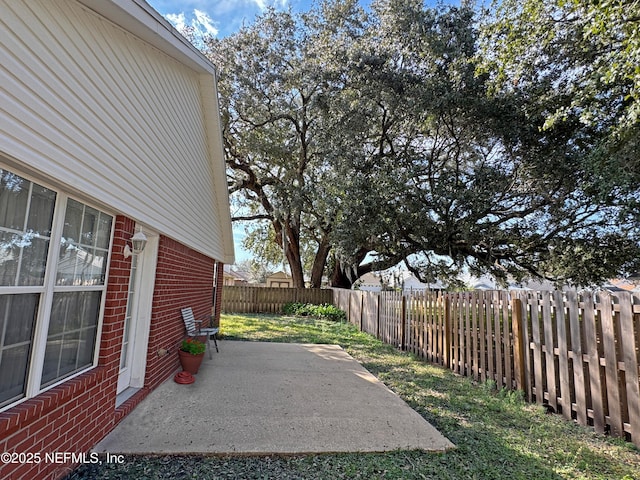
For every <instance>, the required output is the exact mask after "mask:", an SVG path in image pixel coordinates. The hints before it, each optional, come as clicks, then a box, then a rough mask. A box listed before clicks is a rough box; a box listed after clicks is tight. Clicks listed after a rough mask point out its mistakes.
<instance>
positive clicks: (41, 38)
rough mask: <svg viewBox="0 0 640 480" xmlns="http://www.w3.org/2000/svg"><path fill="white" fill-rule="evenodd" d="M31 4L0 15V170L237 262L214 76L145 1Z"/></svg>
mask: <svg viewBox="0 0 640 480" xmlns="http://www.w3.org/2000/svg"><path fill="white" fill-rule="evenodd" d="M28 4H29V2H20V1H15V2H8V3H7V2H4V5H5V6H6V8H5V7H3V9H2V11H3V22H2V28H1V30H2V31H1V35H0V52H1V53H0V56H1V58H0V84H1V85H2V86H3V89H4V90H5V91H8V92H11V102H3V103H2V105H1V106H0V124H1V125H2V129H0V145H2V151H3V158H2V161H4V162H7V163H8V164H9V166H12V165H14V164H15V166H16V168H17V169H18V170H19V171H25V172H26V173H30V174H31V175H33V176H34V177H35V178H40V179H42V181H45V182H47V183H50V184H53V185H58V186H61V187H63V188H64V189H65V190H66V191H68V192H69V193H72V194H75V195H76V196H77V197H79V198H81V199H87V200H88V201H90V202H92V203H95V204H96V205H97V206H100V207H104V208H105V209H107V210H109V211H113V212H116V213H122V214H124V215H126V216H128V217H129V218H132V219H133V220H135V221H136V222H139V223H140V224H141V225H144V226H146V227H148V228H149V229H152V230H154V231H157V232H159V233H161V234H162V235H165V236H167V237H170V238H172V239H174V240H177V241H178V242H180V243H182V244H184V245H186V246H187V247H190V248H192V249H194V250H196V251H198V252H200V253H203V254H205V255H207V256H209V257H212V258H215V259H217V260H220V261H223V262H224V263H233V261H234V252H233V237H232V231H231V216H230V210H229V194H228V187H227V184H226V175H225V163H224V155H223V148H222V134H221V125H220V118H219V105H218V99H217V90H216V69H215V66H214V65H213V64H212V63H211V62H209V61H208V60H207V58H206V57H205V56H204V55H203V54H202V53H200V52H199V51H198V50H197V49H196V48H195V47H193V46H192V45H191V44H189V42H188V41H187V40H185V39H184V38H182V36H181V35H179V34H178V32H177V31H176V30H175V29H174V28H173V27H172V26H171V25H170V24H169V22H167V21H166V20H165V19H164V18H162V16H161V15H160V14H159V13H158V12H156V11H155V10H153V9H152V8H151V7H150V6H149V5H148V4H147V3H146V2H144V1H142V0H69V1H66V2H47V17H46V18H45V17H42V18H41V17H40V16H39V12H40V10H38V9H30V8H29V5H28ZM34 32H35V33H36V34H34ZM24 39H29V41H28V45H26V46H25V42H24ZM21 72H28V74H26V73H21ZM34 112H37V113H34Z"/></svg>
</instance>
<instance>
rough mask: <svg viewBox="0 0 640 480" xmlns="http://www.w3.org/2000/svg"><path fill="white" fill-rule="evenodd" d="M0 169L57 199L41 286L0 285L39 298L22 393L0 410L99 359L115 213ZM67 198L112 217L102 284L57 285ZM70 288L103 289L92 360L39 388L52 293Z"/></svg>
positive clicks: (0, 165)
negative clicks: (48, 190)
mask: <svg viewBox="0 0 640 480" xmlns="http://www.w3.org/2000/svg"><path fill="white" fill-rule="evenodd" d="M0 168H2V169H6V170H8V171H10V172H12V173H15V174H16V175H19V176H20V177H22V178H24V179H25V180H28V181H30V182H34V183H37V184H39V185H42V186H43V187H46V188H48V189H50V190H52V191H54V192H56V201H55V206H54V215H53V220H52V226H51V234H50V241H49V252H48V254H47V266H46V269H45V277H44V281H43V284H42V286H36V287H34V286H25V287H21V286H10V287H0V292H1V293H2V294H3V295H4V294H26V293H39V294H40V301H39V305H38V312H37V318H36V325H35V329H34V333H33V337H32V344H31V354H30V358H29V368H28V369H27V380H26V385H25V392H24V396H23V397H22V398H20V399H19V400H16V401H15V402H12V403H9V404H7V405H5V406H3V407H1V408H0V413H2V412H4V411H6V410H9V409H11V408H13V407H15V406H16V405H19V404H20V403H22V402H24V401H26V400H29V399H30V398H33V397H35V396H37V395H39V394H41V393H43V392H46V391H47V390H51V389H52V388H55V387H57V386H59V385H62V384H64V383H65V382H68V381H70V380H71V379H73V378H76V377H78V376H80V375H82V374H84V373H86V372H88V371H90V370H92V369H94V368H95V367H96V366H98V360H99V358H100V347H101V340H102V326H103V321H104V310H105V300H106V295H107V287H108V285H109V270H110V267H111V257H112V253H113V237H114V234H115V224H116V216H117V214H116V213H114V212H112V211H109V210H107V209H105V208H104V207H102V206H97V205H94V204H92V203H91V202H88V201H87V200H86V199H84V198H79V197H76V196H74V195H72V194H69V193H67V192H66V191H64V190H62V189H60V188H58V187H55V186H52V185H50V184H48V183H47V182H43V181H42V180H41V179H39V178H34V177H33V176H31V175H29V174H26V173H24V172H22V171H21V170H19V169H16V168H14V167H12V166H8V165H5V164H3V163H0ZM69 199H73V200H76V201H78V202H80V203H82V204H84V205H86V206H88V207H91V208H95V209H96V210H99V211H100V212H102V213H105V214H107V215H110V216H111V217H112V219H113V220H112V223H111V232H110V237H109V248H108V252H107V262H106V271H105V277H104V283H103V284H102V285H87V286H75V285H65V286H56V285H55V283H56V274H57V264H58V258H59V253H60V241H59V240H60V238H62V232H63V228H64V217H65V214H66V207H67V201H68V200H69ZM73 291H102V295H101V297H100V312H99V314H98V322H97V326H96V328H97V331H96V342H95V347H94V352H93V362H92V364H91V365H90V366H88V367H86V368H84V369H82V370H80V371H78V372H75V373H73V374H71V375H69V376H66V377H64V378H62V379H60V380H59V381H57V382H55V383H52V384H51V385H47V386H46V387H42V388H41V387H40V384H41V382H42V371H43V368H44V356H45V352H46V345H47V334H48V331H49V323H50V320H51V307H52V304H53V295H54V293H56V292H73Z"/></svg>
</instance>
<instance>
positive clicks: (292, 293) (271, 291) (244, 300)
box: [222, 285, 333, 313]
mask: <svg viewBox="0 0 640 480" xmlns="http://www.w3.org/2000/svg"><path fill="white" fill-rule="evenodd" d="M290 302H297V303H314V304H322V303H332V302H333V292H332V291H331V290H329V289H319V288H313V289H312V288H278V287H250V286H244V285H243V286H237V287H235V286H234V287H232V286H227V285H225V286H224V287H223V289H222V311H223V312H229V313H281V312H282V307H283V306H284V304H285V303H290Z"/></svg>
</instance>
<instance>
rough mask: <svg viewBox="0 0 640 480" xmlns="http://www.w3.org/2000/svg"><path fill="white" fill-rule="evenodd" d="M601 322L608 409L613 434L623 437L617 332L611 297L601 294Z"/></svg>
mask: <svg viewBox="0 0 640 480" xmlns="http://www.w3.org/2000/svg"><path fill="white" fill-rule="evenodd" d="M599 307H600V321H601V322H602V339H603V346H604V358H605V375H606V376H605V379H606V387H605V388H606V392H607V407H608V414H609V425H610V427H611V434H612V435H615V436H617V437H619V436H620V435H622V432H623V428H622V416H621V414H620V413H621V412H620V389H619V387H618V358H617V355H616V332H615V324H614V318H613V309H612V307H611V296H610V295H609V294H608V293H604V292H603V293H600V303H599Z"/></svg>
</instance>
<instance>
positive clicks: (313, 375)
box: [94, 342, 454, 455]
mask: <svg viewBox="0 0 640 480" xmlns="http://www.w3.org/2000/svg"><path fill="white" fill-rule="evenodd" d="M453 447H454V445H453V444H452V443H451V442H450V441H449V440H447V439H446V438H445V437H443V436H442V435H441V434H440V433H439V432H438V431H437V430H436V429H435V428H434V427H433V426H432V425H430V424H429V423H428V422H426V421H425V420H424V419H423V418H422V417H421V416H420V415H419V414H418V413H417V412H415V411H414V410H412V409H411V408H410V407H409V406H408V405H407V404H406V403H405V402H404V401H403V400H402V399H400V397H398V396H397V395H396V394H394V393H393V392H391V391H390V390H389V389H388V388H387V387H386V386H385V385H384V384H382V383H381V382H380V381H379V380H378V379H377V378H376V377H374V376H373V375H372V374H371V373H369V372H368V371H367V370H365V369H364V368H363V367H362V366H361V365H360V364H359V363H358V362H356V361H355V360H354V359H353V358H352V357H351V356H350V355H348V354H347V353H346V352H345V351H344V350H343V349H342V348H341V347H339V346H337V345H302V344H282V343H265V342H224V343H223V344H221V345H220V353H218V354H216V353H215V352H214V354H213V359H212V360H209V359H208V358H206V355H205V361H204V362H203V364H202V367H201V369H200V372H199V373H198V374H197V375H196V382H195V383H193V384H191V385H179V384H177V383H175V382H174V381H173V379H171V380H169V381H167V382H165V383H164V384H162V385H161V386H160V387H159V388H157V389H156V390H154V391H153V392H152V393H151V394H149V395H148V396H147V398H145V399H144V400H143V401H142V402H141V403H140V405H138V407H137V408H136V409H135V410H134V411H133V412H131V413H130V414H129V415H128V416H127V417H126V418H125V419H124V420H123V421H122V422H121V423H120V424H119V425H118V426H117V427H116V429H115V430H114V431H113V432H111V433H110V434H109V435H108V436H107V437H106V438H105V439H104V440H103V441H102V442H100V443H99V444H98V445H97V446H96V447H95V448H94V450H95V451H97V452H110V453H138V454H143V453H150V454H153V453H156V454H171V453H197V454H255V455H258V454H300V453H321V452H383V451H389V450H396V449H421V450H426V451H444V450H446V449H450V448H453Z"/></svg>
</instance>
